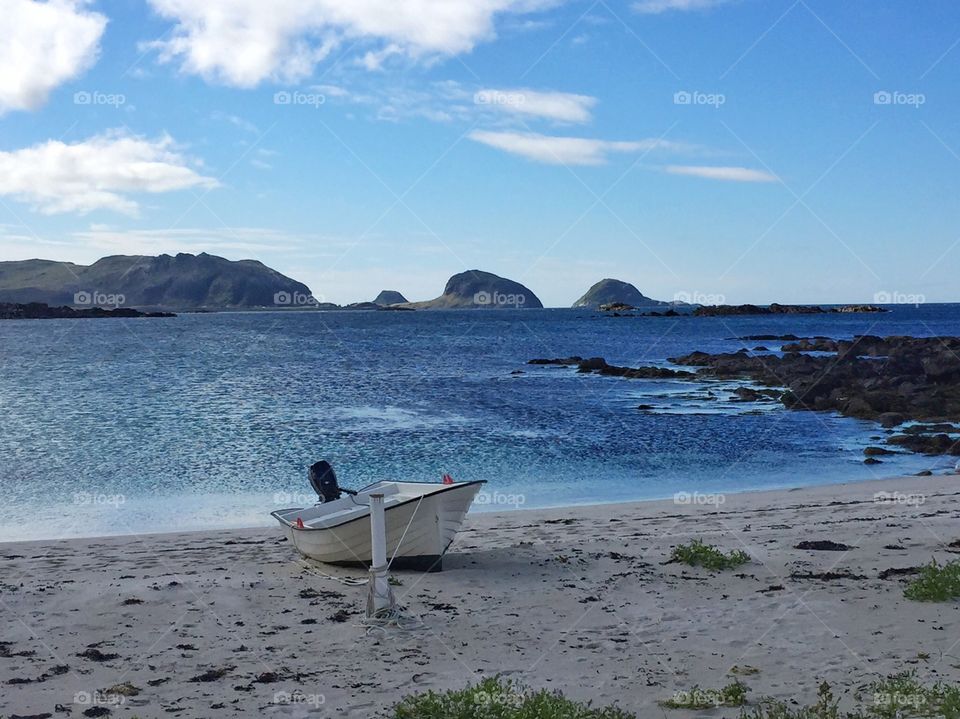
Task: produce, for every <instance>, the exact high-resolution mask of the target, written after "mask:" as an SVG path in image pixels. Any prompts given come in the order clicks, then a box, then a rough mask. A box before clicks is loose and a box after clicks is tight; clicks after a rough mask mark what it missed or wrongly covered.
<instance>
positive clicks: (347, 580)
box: [299, 557, 370, 587]
mask: <svg viewBox="0 0 960 719" xmlns="http://www.w3.org/2000/svg"><path fill="white" fill-rule="evenodd" d="M312 561H313V560H312V559H308V558H306V557H303V558H301V559H300V560H299V563H300V565H301V566H303V567H304V568H305V569H306V570H307V571H308V572H310V573H311V574H315V575H318V576H321V577H323V578H324V579H332V580H333V581H335V582H339V583H340V584H343V585H344V586H346V587H362V586H363V585H365V584H366V583H367V582H369V581H370V580H369V579H357V578H356V577H338V576H336V575H334V574H327V573H326V572H324V571H322V570H320V569H317V567H315V566H313V565H312V564H310V563H311V562H312Z"/></svg>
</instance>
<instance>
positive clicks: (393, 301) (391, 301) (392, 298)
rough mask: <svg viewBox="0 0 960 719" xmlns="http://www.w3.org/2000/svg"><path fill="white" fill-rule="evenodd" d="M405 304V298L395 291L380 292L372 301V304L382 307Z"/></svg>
mask: <svg viewBox="0 0 960 719" xmlns="http://www.w3.org/2000/svg"><path fill="white" fill-rule="evenodd" d="M406 303H407V298H406V297H404V296H403V295H401V294H400V293H399V292H397V291H396V290H381V291H380V294H379V295H377V298H376V299H375V300H374V301H373V304H375V305H382V306H384V307H389V306H390V305H404V304H406Z"/></svg>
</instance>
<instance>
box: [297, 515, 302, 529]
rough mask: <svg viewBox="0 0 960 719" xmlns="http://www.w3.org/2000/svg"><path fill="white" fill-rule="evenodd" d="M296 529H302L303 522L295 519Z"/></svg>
mask: <svg viewBox="0 0 960 719" xmlns="http://www.w3.org/2000/svg"><path fill="white" fill-rule="evenodd" d="M297 529H303V520H302V519H300V517H297Z"/></svg>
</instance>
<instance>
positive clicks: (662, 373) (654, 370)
mask: <svg viewBox="0 0 960 719" xmlns="http://www.w3.org/2000/svg"><path fill="white" fill-rule="evenodd" d="M527 364H550V365H560V366H565V367H566V366H570V365H577V371H578V372H582V373H585V374H587V373H596V374H602V375H608V376H612V377H626V378H627V379H673V378H684V379H691V378H693V377H695V376H696V375H694V374H693V372H686V371H683V370H673V369H669V368H666V367H638V368H636V369H633V368H630V367H617V366H616V365H611V364H607V361H606V360H605V359H604V358H603V357H591V358H590V359H583V358H582V357H567V358H565V359H532V360H529V361H528V362H527Z"/></svg>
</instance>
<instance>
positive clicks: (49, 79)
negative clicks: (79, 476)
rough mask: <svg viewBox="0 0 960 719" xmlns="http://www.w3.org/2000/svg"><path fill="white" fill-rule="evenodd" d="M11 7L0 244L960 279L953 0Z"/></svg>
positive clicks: (792, 283) (837, 293) (764, 277)
mask: <svg viewBox="0 0 960 719" xmlns="http://www.w3.org/2000/svg"><path fill="white" fill-rule="evenodd" d="M0 4H2V5H4V6H5V15H6V16H7V18H8V20H9V22H8V23H6V24H5V26H4V27H3V28H2V29H0V34H2V35H3V36H4V37H2V38H0V77H2V78H3V79H0V259H25V258H30V257H44V258H49V259H68V260H73V261H76V262H83V263H86V262H90V261H93V260H95V259H97V258H98V257H100V256H103V255H107V254H157V253H160V252H170V253H172V252H177V251H189V252H199V251H207V252H211V253H213V254H219V255H223V256H226V257H229V258H232V259H240V258H246V257H252V258H256V259H260V260H262V261H263V262H265V263H267V264H269V265H271V266H273V267H275V268H277V269H279V270H281V271H282V272H285V273H287V274H289V275H291V276H293V277H296V278H297V279H301V280H302V281H304V282H306V283H307V284H309V285H310V286H311V288H312V289H313V291H314V293H315V294H316V295H317V296H318V297H322V298H324V299H326V300H328V301H335V302H351V301H358V300H365V299H371V298H372V297H373V296H374V295H375V294H376V293H377V291H379V290H380V289H383V288H391V289H398V290H400V291H401V292H403V293H404V294H405V295H406V296H407V297H408V298H410V299H427V298H430V297H433V296H436V295H437V294H439V292H440V290H441V289H442V286H443V284H444V282H445V280H446V279H447V278H448V277H449V276H450V275H451V274H453V273H455V272H459V271H462V270H464V269H468V268H479V269H484V270H488V271H492V272H496V273H498V274H501V275H505V276H509V277H511V278H513V279H516V280H519V281H521V282H523V283H525V284H527V285H528V286H529V287H530V288H531V289H533V291H534V292H536V293H537V294H538V295H539V296H540V297H541V299H542V300H543V301H544V303H545V304H547V305H551V306H565V305H569V304H570V303H572V302H573V301H574V300H575V299H576V298H577V297H578V296H579V295H580V294H582V293H583V291H584V290H585V289H586V288H587V287H588V286H589V285H591V284H592V283H593V282H595V281H596V280H598V279H600V278H602V277H617V278H620V279H623V280H627V281H630V282H633V283H634V284H635V285H637V287H639V288H640V289H641V290H642V291H643V292H645V293H646V294H648V295H650V296H653V297H656V298H660V299H672V298H674V297H681V298H689V299H691V300H694V301H704V300H707V301H709V300H711V299H722V300H725V301H727V302H770V301H780V302H870V301H874V300H875V298H876V297H881V298H882V297H884V296H885V295H886V296H891V297H893V298H898V297H899V298H913V297H916V296H922V297H923V298H924V299H926V300H927V301H951V300H957V299H958V297H957V293H956V291H955V284H956V283H955V275H956V269H957V267H958V263H960V227H958V223H957V217H958V204H960V187H958V185H960V182H958V179H960V124H958V123H960V113H958V112H957V110H958V108H960V97H958V96H960V83H958V82H957V80H958V74H960V72H958V71H960V7H958V6H957V5H956V3H954V2H950V1H948V0H923V1H920V2H905V1H903V0H889V1H881V0H851V1H850V2H843V3H837V2H835V0H797V1H792V0H636V1H635V2H622V3H614V2H609V1H608V2H590V1H589V0H585V1H579V0H576V1H574V0H570V1H569V2H563V1H561V0H410V1H408V2H402V1H394V0H390V1H388V0H352V1H351V2H346V0H340V1H337V0H296V1H294V0H277V1H276V2H271V3H263V2H257V1H255V0H209V2H205V3H197V2H188V1H187V0H145V1H138V0H118V1H113V0H93V1H91V2H83V1H81V0H48V1H47V2H38V1H36V0H3V2H2V3H0ZM7 6H8V7H7Z"/></svg>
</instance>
